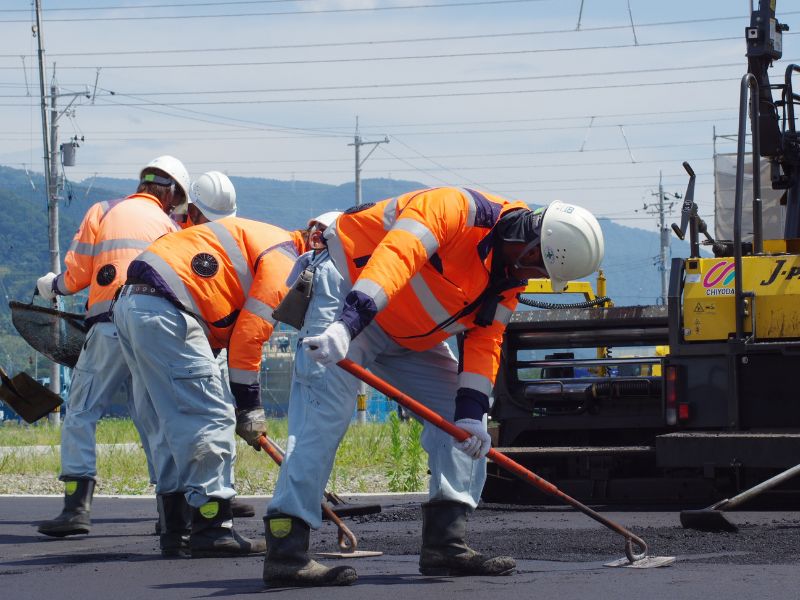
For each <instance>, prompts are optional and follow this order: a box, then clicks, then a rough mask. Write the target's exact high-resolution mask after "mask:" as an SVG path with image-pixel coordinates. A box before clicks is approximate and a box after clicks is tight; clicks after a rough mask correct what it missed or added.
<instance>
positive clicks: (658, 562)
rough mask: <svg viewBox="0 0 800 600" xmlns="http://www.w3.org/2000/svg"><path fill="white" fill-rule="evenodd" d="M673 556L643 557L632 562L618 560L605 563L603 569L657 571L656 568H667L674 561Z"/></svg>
mask: <svg viewBox="0 0 800 600" xmlns="http://www.w3.org/2000/svg"><path fill="white" fill-rule="evenodd" d="M676 560H677V559H676V557H674V556H645V557H644V558H640V559H639V560H635V561H633V562H631V561H629V560H628V559H627V558H620V559H619V560H613V561H611V562H607V563H605V564H604V565H603V566H604V567H623V568H627V569H657V568H658V567H668V566H670V565H671V564H673V563H674V562H675V561H676Z"/></svg>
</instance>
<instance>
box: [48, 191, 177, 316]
mask: <svg viewBox="0 0 800 600" xmlns="http://www.w3.org/2000/svg"><path fill="white" fill-rule="evenodd" d="M175 229H176V226H175V223H174V222H173V221H172V219H170V218H169V217H168V216H167V215H166V214H165V213H164V210H163V209H162V208H161V203H160V202H159V201H158V199H157V198H156V197H155V196H151V195H150V194H133V195H131V196H128V197H127V198H120V199H117V200H111V201H107V202H98V203H96V204H93V205H92V206H91V207H89V210H87V211H86V214H85V215H84V217H83V221H81V225H80V227H79V228H78V232H77V233H76V234H75V237H74V238H73V239H72V243H71V244H70V246H69V249H68V250H67V253H66V255H65V256H64V265H65V267H66V270H65V271H64V272H63V273H61V274H59V275H58V277H57V278H56V279H55V282H54V284H53V289H54V290H55V291H56V292H57V293H58V294H61V295H70V294H75V293H76V292H79V291H81V290H83V289H86V288H87V287H88V288H89V301H88V302H87V309H86V320H87V322H89V323H93V322H97V321H108V320H110V316H111V315H110V313H109V309H110V307H111V301H112V300H113V298H114V294H115V293H116V292H117V288H119V286H121V285H122V284H123V283H125V277H126V273H127V271H128V265H130V263H131V261H132V260H133V259H134V258H136V257H137V256H139V254H140V253H141V252H142V250H144V249H145V248H147V246H149V245H150V244H151V243H152V242H153V241H155V240H157V239H158V238H159V237H161V236H162V235H164V234H165V233H170V232H172V231H175Z"/></svg>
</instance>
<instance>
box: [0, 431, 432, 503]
mask: <svg viewBox="0 0 800 600" xmlns="http://www.w3.org/2000/svg"><path fill="white" fill-rule="evenodd" d="M420 430H421V427H420V426H419V424H418V423H416V421H414V420H410V421H408V422H399V421H398V420H396V419H395V420H393V421H390V423H366V424H363V425H355V424H353V425H351V427H350V428H349V429H348V431H347V434H346V435H345V437H344V439H343V440H342V443H341V444H340V446H339V451H338V452H337V454H336V461H335V464H334V468H333V472H332V473H331V478H330V481H329V483H328V487H327V489H328V491H331V492H336V493H340V494H343V493H358V492H386V491H395V490H393V489H392V488H396V491H412V492H415V491H424V490H425V489H427V476H426V475H425V473H426V464H427V463H426V461H427V455H426V454H425V452H424V451H423V450H422V448H421V446H420V445H419V433H420ZM269 436H270V438H272V439H273V440H275V441H276V442H277V443H278V444H279V445H280V446H282V447H285V446H286V438H287V423H286V420H285V419H279V420H271V421H270V422H269ZM395 437H396V440H395ZM393 440H395V441H393ZM97 442H98V444H136V447H134V448H132V449H131V448H129V447H116V448H115V447H113V446H111V447H101V449H100V450H99V451H98V456H97V471H98V493H101V494H148V493H153V488H152V486H151V485H150V483H149V481H148V475H147V466H146V463H145V458H144V452H143V451H142V449H141V447H139V445H138V444H139V436H138V434H137V432H136V429H135V427H134V426H133V423H132V422H131V420H130V419H110V418H109V419H101V420H100V422H99V423H98V426H97ZM59 444H60V429H59V428H54V427H51V426H49V425H47V424H46V423H42V424H37V425H24V424H23V425H19V424H16V423H12V422H8V421H5V422H3V423H2V424H0V447H6V448H3V451H2V452H1V453H0V473H2V477H0V494H20V493H23V494H25V493H29V494H32V493H37V494H39V493H56V494H57V493H60V492H61V491H62V484H61V483H59V482H58V480H57V477H58V474H59V471H60V466H61V465H60V454H59ZM27 446H45V447H48V446H49V448H40V449H37V451H35V452H33V451H31V450H30V449H29V448H26V447H27ZM8 447H12V448H8ZM277 476H278V466H277V465H276V464H275V463H274V462H273V461H272V460H271V459H270V458H269V457H268V456H267V455H266V454H265V453H264V452H256V451H255V450H253V449H252V448H250V447H249V446H247V445H246V444H245V443H244V442H242V441H241V440H239V439H238V438H237V459H236V465H235V478H236V489H237V491H238V492H239V493H240V494H257V495H261V494H271V493H272V491H273V490H274V487H275V481H276V479H277ZM393 477H395V478H396V479H397V482H398V483H397V485H392V486H390V485H389V481H390V480H391V479H392V478H393Z"/></svg>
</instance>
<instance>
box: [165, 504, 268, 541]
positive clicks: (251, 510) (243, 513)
mask: <svg viewBox="0 0 800 600" xmlns="http://www.w3.org/2000/svg"><path fill="white" fill-rule="evenodd" d="M231 514H233V518H234V519H243V518H245V517H255V516H256V509H255V507H254V506H253V505H252V504H247V503H246V502H240V501H239V500H237V499H236V498H234V499H233V500H231ZM189 521H190V522H191V517H190V518H189ZM154 533H155V535H161V519H160V518H158V519H156V524H155V529H154Z"/></svg>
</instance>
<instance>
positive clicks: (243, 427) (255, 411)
mask: <svg viewBox="0 0 800 600" xmlns="http://www.w3.org/2000/svg"><path fill="white" fill-rule="evenodd" d="M236 435H238V436H239V437H240V438H242V439H243V440H244V441H245V442H247V443H248V444H250V445H251V446H252V447H253V448H255V449H256V450H261V445H260V444H259V443H258V438H260V437H261V436H262V435H267V416H266V415H265V414H264V409H263V408H261V407H258V408H251V409H250V410H240V411H237V412H236Z"/></svg>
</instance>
